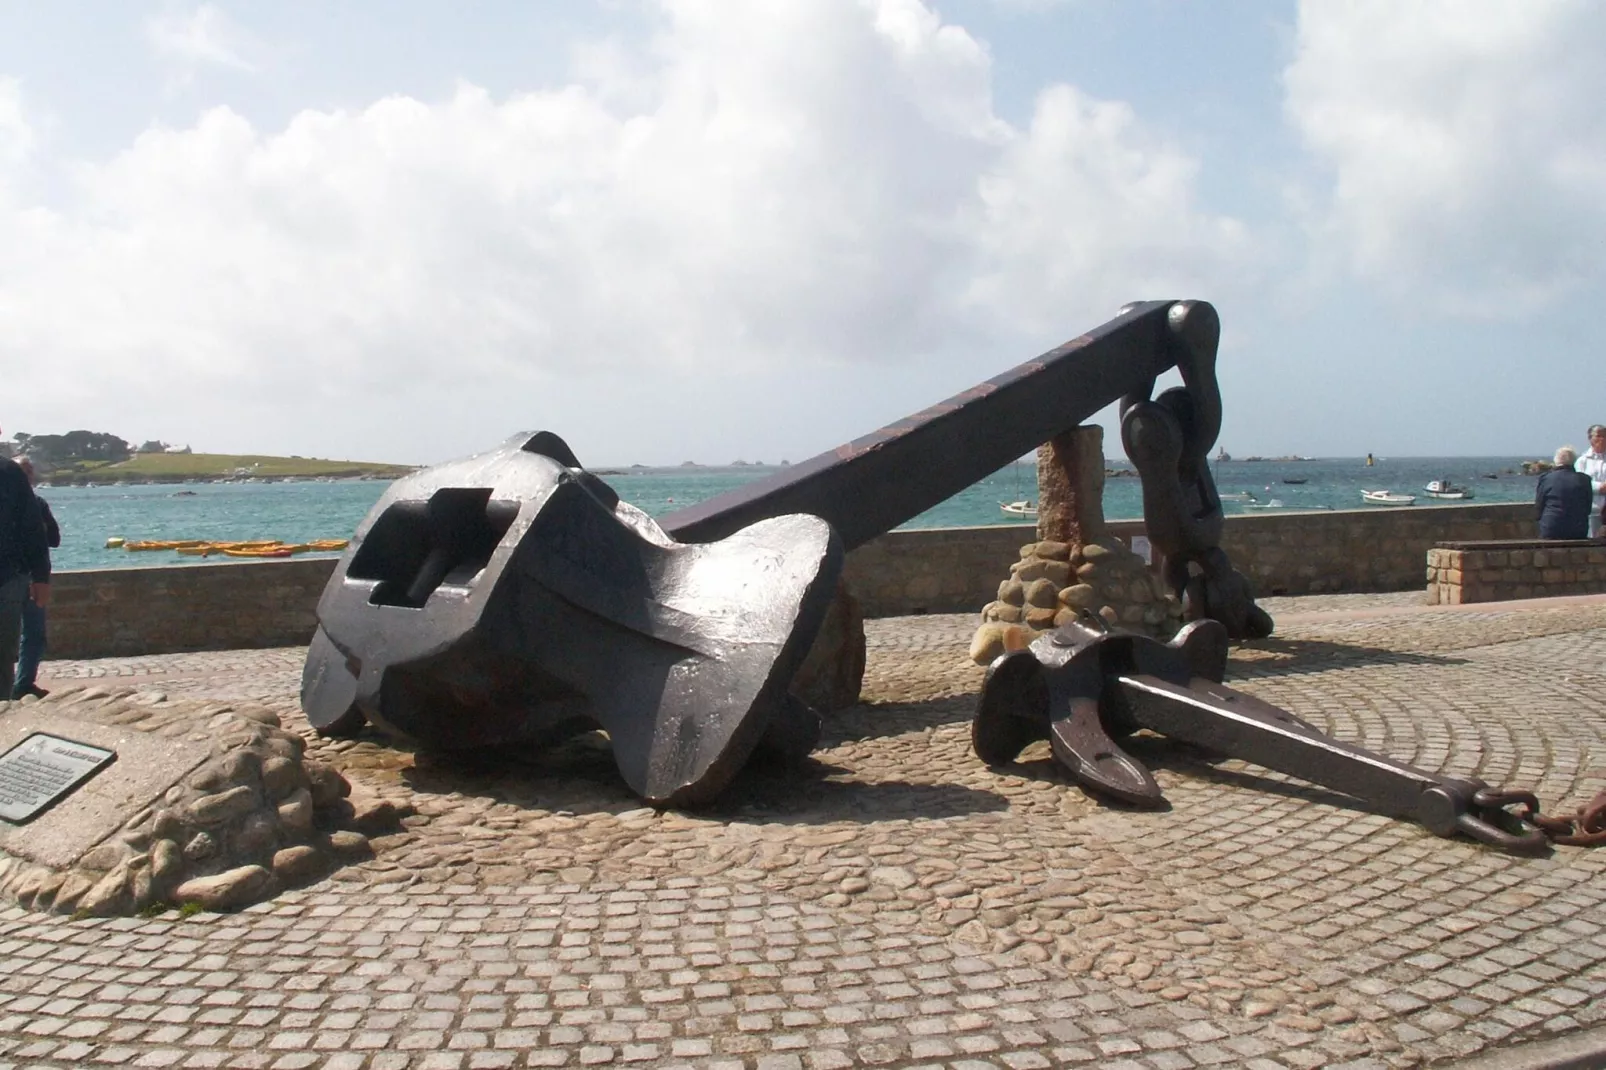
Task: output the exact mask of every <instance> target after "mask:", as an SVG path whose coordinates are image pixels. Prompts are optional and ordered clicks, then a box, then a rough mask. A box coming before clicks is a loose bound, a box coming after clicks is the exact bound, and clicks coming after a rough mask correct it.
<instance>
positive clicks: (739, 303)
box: [0, 0, 1253, 456]
mask: <svg viewBox="0 0 1606 1070" xmlns="http://www.w3.org/2000/svg"><path fill="white" fill-rule="evenodd" d="M203 10H204V9H203ZM662 18H663V22H662V26H661V32H660V33H659V34H658V35H657V36H656V37H655V38H654V39H653V40H652V42H651V44H650V46H649V47H648V48H646V49H645V50H644V51H643V52H641V53H639V54H633V55H628V56H627V55H625V54H623V53H621V52H620V51H619V49H618V47H617V46H615V47H613V48H611V49H610V50H608V52H607V57H606V62H593V63H592V64H591V65H590V66H589V67H588V71H589V72H590V77H592V78H594V79H601V81H598V82H592V83H581V84H575V85H569V86H566V87H560V88H551V89H544V90H541V91H536V92H529V93H524V94H520V95H516V96H512V97H509V98H506V99H493V98H492V97H491V96H489V95H488V94H487V93H486V92H484V91H482V90H480V89H478V88H475V87H473V86H471V85H464V86H462V87H461V88H460V89H459V90H458V91H457V92H456V93H455V94H454V95H453V96H452V97H451V98H450V99H448V100H444V101H440V102H424V101H419V100H415V99H409V98H405V97H395V98H389V99H384V100H380V101H377V102H375V103H373V104H371V105H369V106H367V107H365V108H362V109H360V110H353V111H311V110H309V111H303V112H301V113H300V114H298V115H296V116H295V117H294V118H293V119H292V120H291V121H290V122H289V123H288V125H287V126H286V127H285V128H283V129H279V130H271V131H267V130H260V129H256V128H255V127H253V125H252V124H251V123H249V122H248V121H246V120H245V119H244V118H242V117H241V116H240V115H239V114H237V113H235V112H233V111H231V110H229V109H227V108H214V109H211V110H208V111H206V112H205V113H203V114H202V115H201V116H200V117H199V118H198V119H197V121H196V122H195V123H194V125H192V126H188V127H184V128H178V129H171V128H162V127H154V128H151V129H149V130H147V131H145V132H144V133H143V134H141V135H140V136H139V137H138V139H137V140H135V141H134V142H133V143H132V144H130V145H129V146H128V147H127V148H126V149H125V150H124V151H122V152H121V153H119V154H117V155H116V156H115V157H114V158H112V159H109V160H106V161H76V162H73V161H62V162H61V163H62V164H63V166H65V167H66V168H67V170H68V171H69V172H70V173H71V174H72V175H73V176H74V183H73V188H72V190H71V192H70V194H69V195H68V196H66V197H62V198H57V199H56V200H55V201H53V202H52V204H53V206H52V207H51V208H48V209H47V208H45V207H41V206H38V205H32V206H28V205H22V206H19V207H13V208H12V209H9V210H4V211H0V361H6V360H10V359H11V358H10V357H8V356H6V354H7V353H23V352H26V353H28V354H30V355H31V356H32V359H31V360H30V364H29V367H30V373H31V374H32V375H34V376H36V377H39V378H40V379H41V381H40V382H39V384H38V386H37V387H36V388H35V390H34V391H33V392H34V393H37V394H39V395H41V396H48V397H51V398H53V399H57V400H58V401H59V403H60V404H61V405H63V406H76V408H74V409H73V410H72V411H76V412H79V413H84V412H96V411H104V410H105V409H106V407H107V406H108V405H112V404H115V405H121V406H124V407H125V408H133V407H136V406H137V407H139V408H140V410H141V414H142V415H141V423H140V427H141V428H145V429H149V430H148V431H147V430H141V431H139V432H138V433H139V434H147V433H149V434H157V433H159V434H160V436H161V437H164V438H174V439H185V438H195V437H198V436H197V433H195V432H191V431H187V430H186V428H187V427H191V426H194V420H195V417H194V415H193V413H194V410H195V409H196V408H197V407H198V406H204V407H206V408H207V409H208V410H209V411H210V412H211V413H213V414H214V416H215V414H216V413H217V412H219V411H225V412H226V411H229V410H230V409H231V408H232V407H239V409H240V411H242V412H243V411H245V409H246V408H247V407H253V408H252V409H251V411H261V410H264V409H266V410H268V411H272V410H273V409H274V408H275V407H277V408H278V409H279V410H281V411H283V412H284V413H285V414H286V419H287V420H291V421H293V420H295V419H296V416H295V414H296V412H297V411H298V410H299V409H300V408H301V407H302V406H304V405H306V404H309V403H310V402H311V401H313V400H316V399H318V398H324V399H330V398H340V397H353V398H355V397H376V398H384V399H388V401H387V404H390V405H391V406H392V408H391V411H396V410H397V409H401V410H407V409H409V408H411V409H412V410H416V411H419V412H423V411H427V410H428V409H429V408H430V407H431V405H432V404H433V402H434V401H435V400H436V399H438V398H440V397H441V396H442V395H443V393H444V392H450V391H459V392H460V391H461V390H462V389H463V387H464V384H474V383H478V384H486V383H491V384H496V385H495V389H494V390H492V391H490V393H493V394H494V395H495V396H494V397H492V398H491V399H489V400H488V401H487V405H488V406H491V408H492V409H494V410H495V411H487V412H486V413H484V414H483V416H482V419H481V421H480V423H481V425H483V426H478V427H476V428H475V430H478V431H479V432H480V433H481V435H482V436H483V437H484V438H485V441H492V440H494V439H497V438H500V436H501V435H502V434H503V433H505V431H507V430H508V429H509V428H512V427H517V426H521V425H523V424H525V423H527V422H528V417H527V416H523V417H521V416H515V415H512V414H513V413H515V412H517V411H519V410H518V405H519V404H520V402H519V398H520V397H521V396H522V397H526V398H527V397H528V396H529V395H530V391H531V384H532V383H535V382H539V381H541V380H542V377H544V376H559V375H562V376H572V375H575V374H586V373H589V372H606V373H612V374H629V373H630V372H632V371H633V370H634V371H640V372H642V373H644V374H645V373H647V372H651V373H652V374H654V375H662V374H664V373H666V372H684V373H695V374H696V375H697V376H698V377H699V378H698V380H697V381H698V382H700V383H703V384H710V383H717V382H718V381H719V380H720V379H721V378H724V377H728V376H732V375H738V376H739V375H742V374H744V373H746V372H749V371H751V370H753V369H763V368H772V369H773V368H776V367H781V366H784V367H790V368H796V367H799V366H810V365H813V366H823V365H828V364H832V363H839V362H850V363H852V362H866V361H877V360H886V359H903V358H908V357H910V356H917V355H921V354H935V353H941V352H953V351H955V350H956V349H962V348H963V347H964V346H965V345H966V344H967V342H970V341H973V340H974V339H975V338H976V337H977V336H978V335H979V334H984V335H985V336H986V337H987V338H989V339H991V340H993V341H994V342H995V343H996V342H998V341H999V340H1000V339H1001V340H1003V341H1004V342H1005V343H1006V344H1009V343H1015V342H1018V341H1019V340H1020V339H1023V338H1031V339H1032V340H1033V341H1036V342H1041V341H1043V340H1044V337H1045V335H1044V333H1043V332H1052V333H1050V334H1048V335H1047V337H1049V338H1054V339H1055V340H1057V338H1056V335H1057V336H1061V337H1063V336H1068V335H1069V334H1073V333H1075V332H1076V331H1078V330H1081V329H1084V328H1085V327H1087V326H1090V325H1092V324H1094V323H1097V322H1099V321H1101V320H1102V319H1105V318H1107V317H1108V315H1109V314H1111V313H1112V312H1113V311H1114V309H1115V308H1116V307H1117V306H1118V305H1120V304H1122V303H1124V302H1125V301H1128V300H1131V299H1135V298H1142V297H1152V296H1167V295H1190V294H1191V295H1201V294H1202V295H1209V296H1216V295H1217V294H1218V293H1219V292H1220V291H1221V290H1223V289H1231V288H1235V287H1237V286H1239V285H1240V280H1241V278H1242V276H1243V274H1244V271H1245V269H1246V266H1247V265H1248V264H1249V263H1250V261H1251V260H1252V257H1253V249H1252V247H1251V245H1250V243H1249V242H1248V239H1247V237H1246V236H1245V234H1244V232H1243V229H1242V228H1241V227H1240V226H1238V225H1237V224H1236V223H1234V222H1233V221H1231V220H1226V219H1220V218H1215V217H1211V216H1209V215H1206V214H1204V213H1202V212H1201V211H1199V210H1198V209H1197V208H1196V207H1195V206H1194V205H1193V203H1192V187H1193V171H1194V164H1193V162H1192V160H1191V159H1190V158H1189V157H1187V156H1186V155H1185V154H1183V153H1182V152H1181V151H1179V150H1178V149H1176V148H1174V147H1172V146H1169V145H1167V144H1165V143H1163V142H1161V141H1159V140H1158V139H1156V137H1155V136H1154V135H1152V134H1151V133H1149V132H1147V131H1146V130H1145V129H1144V126H1143V123H1142V122H1141V121H1140V119H1139V118H1138V117H1137V116H1136V115H1134V114H1133V112H1132V111H1131V109H1130V108H1128V107H1126V106H1125V105H1122V104H1118V103H1110V102H1103V101H1097V100H1092V99H1090V98H1088V97H1087V96H1086V95H1084V94H1082V93H1079V92H1078V91H1076V90H1074V89H1072V88H1070V87H1068V86H1064V87H1057V88H1053V89H1050V90H1048V91H1046V92H1045V93H1044V94H1043V96H1042V98H1041V99H1040V101H1039V102H1038V105H1037V109H1036V113H1035V115H1034V118H1033V120H1032V122H1031V123H1030V125H1029V127H1028V128H1026V129H1017V128H1014V127H1012V126H1010V125H1009V124H1007V123H1005V122H1004V121H1003V120H1001V119H1000V118H998V117H997V115H996V114H995V113H994V111H993V108H992V103H991V96H990V92H991V77H992V70H991V60H990V57H989V55H988V53H987V50H986V48H985V47H984V46H983V45H982V44H981V43H979V42H978V41H976V40H975V39H974V38H972V37H971V36H970V35H969V34H967V33H966V32H965V31H964V30H963V29H961V28H960V27H957V26H955V25H952V24H945V23H944V22H942V21H941V20H940V19H939V18H938V17H937V16H936V15H935V14H934V13H933V12H932V11H931V9H929V8H928V7H926V6H924V5H923V4H921V3H919V2H918V0H875V2H871V0H864V2H856V0H750V2H746V3H743V4H739V5H733V4H729V3H723V2H720V3H716V2H714V0H665V2H664V3H663V5H662ZM596 55H597V54H596V53H593V59H595V58H596ZM609 72H614V73H612V74H610V73H609ZM613 77H618V78H619V79H620V80H621V82H622V83H624V84H621V85H614V84H612V83H611V81H609V79H611V78H613ZM4 100H5V98H4V97H3V96H0V129H4V115H5V114H6V112H5V109H4ZM627 101H629V102H633V103H631V104H626V103H625V102H627ZM3 183H4V178H3V173H0V208H3V206H4V205H5V204H6V203H7V197H6V192H5V190H4V188H3ZM1006 351H1007V350H1006ZM1032 351H1033V350H1016V352H1018V353H1020V355H1021V356H1025V355H1027V354H1028V353H1030V352H1032ZM998 370H1001V369H1000V368H997V367H991V366H987V367H980V368H978V369H977V371H978V374H977V375H976V376H975V378H976V379H980V378H983V377H985V376H986V375H990V374H993V373H994V372H996V371H998ZM966 385H968V384H966ZM698 389H708V387H707V386H704V387H700V388H698ZM97 406H99V408H98V409H97V408H96V407H97ZM496 406H500V408H499V409H498V408H496ZM527 409H528V406H527V405H526V411H527ZM359 410H360V406H359V407H358V410H354V411H353V412H352V414H351V416H350V419H351V421H352V427H351V428H350V430H349V436H350V438H351V440H352V441H353V442H359V441H368V442H370V443H373V442H375V441H380V442H388V443H390V444H389V445H388V446H385V447H383V448H378V449H377V450H376V447H375V446H374V445H372V444H370V445H369V446H368V447H366V448H364V449H361V450H359V449H356V448H355V447H351V451H352V452H365V453H367V454H369V455H373V454H375V453H376V451H377V452H385V451H386V450H387V449H388V451H389V455H392V456H404V455H405V456H416V455H417V450H416V448H415V449H413V450H411V451H409V452H406V453H403V452H399V451H398V450H397V449H396V447H395V445H394V443H395V442H399V441H402V440H406V439H410V438H411V437H412V436H414V435H415V433H416V432H415V429H413V428H410V427H409V428H394V427H389V426H386V427H379V426H374V425H364V424H363V422H362V421H364V420H365V419H369V420H372V419H376V418H374V417H365V416H364V415H363V413H362V412H361V411H359ZM87 419H88V416H84V417H83V420H87ZM503 420H505V421H507V422H506V423H502V422H498V421H503ZM80 422H82V420H81V421H80ZM101 423H104V424H106V425H107V426H109V427H112V428H113V429H115V428H116V427H121V426H124V423H126V421H125V422H124V423H116V422H114V421H112V420H110V419H102V420H101ZM96 426H99V425H96ZM555 429H556V430H559V431H562V430H563V428H562V427H556V428H555ZM131 431H132V429H131ZM285 434H286V431H285V430H281V431H280V432H279V437H280V438H281V439H282V438H283V437H284V436H285ZM375 436H379V438H377V439H376V437H375ZM384 436H389V438H388V439H386V438H385V437H384ZM476 441H477V440H476ZM470 444H475V443H470ZM197 448H200V445H199V444H198V445H197ZM452 448H457V447H456V445H455V444H454V445H453V447H452Z"/></svg>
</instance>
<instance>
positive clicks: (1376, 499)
mask: <svg viewBox="0 0 1606 1070" xmlns="http://www.w3.org/2000/svg"><path fill="white" fill-rule="evenodd" d="M1361 501H1363V502H1365V503H1366V504H1367V505H1410V504H1412V503H1413V502H1415V501H1416V495H1414V494H1395V493H1394V492H1393V491H1392V490H1363V491H1361Z"/></svg>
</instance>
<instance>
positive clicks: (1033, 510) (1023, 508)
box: [998, 502, 1037, 519]
mask: <svg viewBox="0 0 1606 1070" xmlns="http://www.w3.org/2000/svg"><path fill="white" fill-rule="evenodd" d="M998 508H1000V509H1002V510H1003V511H1004V515H1005V516H1018V517H1021V518H1023V519H1036V517H1037V506H1035V505H1033V504H1032V503H1031V502H999V503H998Z"/></svg>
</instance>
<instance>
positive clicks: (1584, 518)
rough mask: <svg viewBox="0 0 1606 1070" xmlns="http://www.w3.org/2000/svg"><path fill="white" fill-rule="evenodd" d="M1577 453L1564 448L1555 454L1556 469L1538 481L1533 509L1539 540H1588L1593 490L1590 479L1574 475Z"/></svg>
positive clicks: (1569, 448) (1578, 474)
mask: <svg viewBox="0 0 1606 1070" xmlns="http://www.w3.org/2000/svg"><path fill="white" fill-rule="evenodd" d="M1577 459H1578V451H1576V450H1574V449H1573V448H1572V447H1571V446H1563V447H1562V448H1561V449H1559V450H1557V451H1556V467H1554V468H1552V469H1551V470H1550V471H1548V472H1546V473H1545V474H1544V475H1542V476H1540V477H1539V486H1538V487H1537V488H1536V489H1535V491H1534V508H1535V510H1536V511H1537V512H1538V514H1539V537H1540V538H1541V539H1587V538H1589V509H1590V504H1591V503H1592V502H1593V500H1594V493H1595V492H1594V490H1593V488H1592V485H1591V483H1590V481H1589V477H1588V476H1587V475H1585V474H1584V473H1583V472H1575V471H1573V462H1574V461H1575V460H1577Z"/></svg>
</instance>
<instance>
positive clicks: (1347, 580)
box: [1221, 502, 1537, 596]
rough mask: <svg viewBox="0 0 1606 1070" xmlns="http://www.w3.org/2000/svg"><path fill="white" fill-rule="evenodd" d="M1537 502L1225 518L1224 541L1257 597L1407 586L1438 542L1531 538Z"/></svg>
mask: <svg viewBox="0 0 1606 1070" xmlns="http://www.w3.org/2000/svg"><path fill="white" fill-rule="evenodd" d="M1536 533H1537V526H1536V522H1535V520H1534V507H1533V506H1532V505H1531V504H1529V503H1526V502H1521V503H1512V504H1503V505H1434V506H1422V505H1412V506H1403V507H1387V506H1371V507H1367V508H1362V509H1355V510H1334V511H1330V512H1309V513H1258V514H1255V515H1253V516H1233V517H1228V518H1227V524H1226V530H1225V532H1224V533H1223V535H1222V539H1221V545H1222V548H1223V549H1225V550H1226V551H1227V554H1228V555H1229V556H1230V557H1231V558H1232V561H1233V564H1234V565H1236V566H1237V568H1238V571H1240V572H1242V573H1243V574H1244V575H1246V576H1248V577H1249V579H1250V582H1251V583H1253V584H1254V588H1255V594H1256V595H1259V596H1266V595H1280V594H1325V593H1335V592H1342V591H1408V590H1413V589H1417V588H1420V587H1421V585H1422V562H1423V561H1424V560H1425V559H1426V557H1427V552H1428V550H1429V549H1430V548H1432V547H1433V546H1434V545H1435V544H1436V543H1440V542H1446V541H1466V540H1486V539H1531V538H1533V537H1534V535H1535V534H1536Z"/></svg>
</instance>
